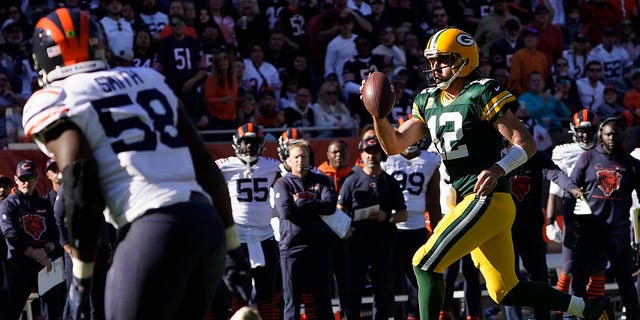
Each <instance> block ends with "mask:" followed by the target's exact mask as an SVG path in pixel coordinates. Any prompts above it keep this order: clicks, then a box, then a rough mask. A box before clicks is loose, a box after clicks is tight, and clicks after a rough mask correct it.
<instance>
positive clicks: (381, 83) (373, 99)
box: [362, 71, 396, 119]
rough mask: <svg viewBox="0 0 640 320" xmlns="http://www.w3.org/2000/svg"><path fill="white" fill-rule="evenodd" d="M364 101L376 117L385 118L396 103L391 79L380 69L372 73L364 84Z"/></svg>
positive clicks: (368, 109)
mask: <svg viewBox="0 0 640 320" xmlns="http://www.w3.org/2000/svg"><path fill="white" fill-rule="evenodd" d="M362 102H363V103H364V106H365V107H366V108H367V111H369V113H370V114H371V115H372V116H373V117H374V118H376V119H382V118H385V117H386V116H387V115H388V114H389V112H390V111H391V108H393V106H394V105H395V103H396V92H395V88H394V86H393V83H392V82H391V79H389V77H387V76H386V75H385V74H384V73H382V72H380V71H375V72H372V73H370V74H369V76H368V77H367V79H366V80H365V81H364V84H363V85H362Z"/></svg>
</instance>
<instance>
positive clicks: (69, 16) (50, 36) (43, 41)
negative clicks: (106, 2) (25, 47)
mask: <svg viewBox="0 0 640 320" xmlns="http://www.w3.org/2000/svg"><path fill="white" fill-rule="evenodd" d="M106 51H107V45H106V38H105V37H104V33H103V31H102V27H101V26H100V24H99V23H98V22H96V21H95V20H93V19H91V17H90V16H89V15H88V14H87V13H85V12H84V11H81V10H78V9H69V8H59V9H57V10H55V11H53V12H51V13H49V14H48V15H47V16H46V17H43V18H41V19H40V20H39V21H38V23H37V24H36V26H35V28H34V32H33V60H34V69H35V70H36V71H37V72H38V79H39V82H40V85H42V86H45V85H48V84H49V83H51V82H52V81H55V80H59V79H63V78H66V77H68V76H70V75H72V74H76V73H83V72H89V71H94V70H101V69H106V68H107V67H108V65H107V57H106Z"/></svg>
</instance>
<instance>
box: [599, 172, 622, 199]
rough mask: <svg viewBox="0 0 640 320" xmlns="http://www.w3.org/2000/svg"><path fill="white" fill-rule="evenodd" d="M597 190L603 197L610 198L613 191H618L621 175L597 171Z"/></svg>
mask: <svg viewBox="0 0 640 320" xmlns="http://www.w3.org/2000/svg"><path fill="white" fill-rule="evenodd" d="M596 174H597V175H598V189H600V190H602V192H603V193H604V195H605V196H607V197H608V196H610V195H611V194H612V193H613V192H614V191H616V190H618V189H620V180H621V179H622V174H620V173H619V172H617V171H615V170H598V171H597V172H596Z"/></svg>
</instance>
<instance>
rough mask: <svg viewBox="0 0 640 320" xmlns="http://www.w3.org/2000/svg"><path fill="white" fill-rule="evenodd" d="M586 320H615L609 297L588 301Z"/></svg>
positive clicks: (585, 313)
mask: <svg viewBox="0 0 640 320" xmlns="http://www.w3.org/2000/svg"><path fill="white" fill-rule="evenodd" d="M583 319H585V320H614V319H615V316H614V313H613V304H612V303H611V299H610V298H609V297H600V298H596V299H593V300H589V301H587V305H586V307H585V308H584V318H583Z"/></svg>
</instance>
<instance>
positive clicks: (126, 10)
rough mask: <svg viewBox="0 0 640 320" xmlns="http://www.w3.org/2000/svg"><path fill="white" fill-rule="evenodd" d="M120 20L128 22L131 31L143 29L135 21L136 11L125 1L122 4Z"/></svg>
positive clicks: (138, 22) (141, 24)
mask: <svg viewBox="0 0 640 320" xmlns="http://www.w3.org/2000/svg"><path fill="white" fill-rule="evenodd" d="M121 14H122V18H123V19H124V21H126V22H128V23H129V24H130V25H131V28H133V30H139V29H141V28H145V27H146V26H143V23H141V22H140V21H138V20H137V19H136V9H135V8H134V7H133V4H132V3H130V2H129V1H125V2H124V3H123V4H122V13H121Z"/></svg>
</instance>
